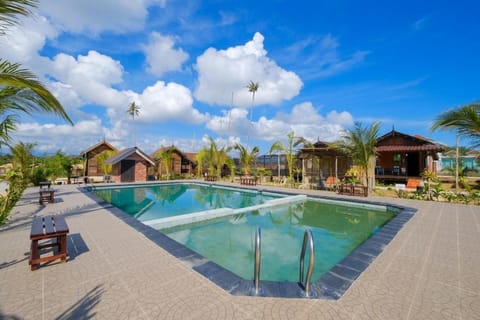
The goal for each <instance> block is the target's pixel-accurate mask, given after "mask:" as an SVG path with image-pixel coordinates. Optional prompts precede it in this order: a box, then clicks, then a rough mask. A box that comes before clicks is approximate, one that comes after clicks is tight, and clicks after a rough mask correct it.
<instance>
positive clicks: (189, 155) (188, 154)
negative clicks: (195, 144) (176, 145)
mask: <svg viewBox="0 0 480 320" xmlns="http://www.w3.org/2000/svg"><path fill="white" fill-rule="evenodd" d="M183 154H184V155H185V157H187V159H188V160H190V162H196V161H197V159H195V158H196V156H197V153H195V152H184V153H183Z"/></svg>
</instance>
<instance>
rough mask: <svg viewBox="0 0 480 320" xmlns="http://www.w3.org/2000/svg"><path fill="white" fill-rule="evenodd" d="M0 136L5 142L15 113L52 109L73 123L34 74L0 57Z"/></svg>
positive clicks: (13, 124)
mask: <svg viewBox="0 0 480 320" xmlns="http://www.w3.org/2000/svg"><path fill="white" fill-rule="evenodd" d="M0 86H1V87H2V88H1V90H0V116H1V117H2V121H1V122H0V138H1V139H2V140H3V142H4V143H6V142H7V141H8V140H9V137H10V132H11V131H14V130H15V129H16V123H17V121H18V116H17V113H19V112H20V113H25V114H31V113H32V112H47V113H54V114H56V115H58V116H60V117H61V118H63V119H65V120H66V121H68V122H69V123H70V124H73V122H72V120H71V119H70V118H69V116H68V115H67V113H66V112H65V110H64V109H63V107H62V105H61V104H60V102H59V101H58V100H57V98H55V97H54V96H53V95H52V94H51V93H50V92H49V91H48V90H47V89H46V88H45V87H44V86H43V85H42V84H41V83H40V81H38V79H37V78H36V76H35V75H33V74H32V73H31V72H30V71H28V70H26V69H22V68H21V67H20V65H19V64H15V63H10V62H8V61H5V60H2V59H0Z"/></svg>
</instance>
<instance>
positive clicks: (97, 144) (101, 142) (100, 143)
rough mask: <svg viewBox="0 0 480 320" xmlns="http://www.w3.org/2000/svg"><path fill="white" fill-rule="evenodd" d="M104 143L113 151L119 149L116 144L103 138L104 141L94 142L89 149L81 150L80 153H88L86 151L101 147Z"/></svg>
mask: <svg viewBox="0 0 480 320" xmlns="http://www.w3.org/2000/svg"><path fill="white" fill-rule="evenodd" d="M103 144H104V145H106V146H107V147H108V148H110V149H111V150H112V151H116V150H117V148H115V147H114V146H112V145H111V144H110V143H108V142H107V141H105V140H103V141H100V142H98V143H96V144H94V145H93V146H91V147H88V148H87V149H85V150H83V151H81V152H80V155H84V154H86V153H89V152H90V151H92V150H95V149H97V148H98V147H100V146H101V145H103Z"/></svg>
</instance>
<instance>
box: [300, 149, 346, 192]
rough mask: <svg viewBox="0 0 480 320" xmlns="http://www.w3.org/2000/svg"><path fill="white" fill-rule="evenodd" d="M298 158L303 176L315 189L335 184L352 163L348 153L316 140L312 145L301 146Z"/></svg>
mask: <svg viewBox="0 0 480 320" xmlns="http://www.w3.org/2000/svg"><path fill="white" fill-rule="evenodd" d="M298 158H299V159H300V161H301V164H300V165H301V168H302V172H303V174H304V176H305V177H306V178H308V180H309V183H310V184H312V185H313V186H315V187H316V188H317V189H325V188H326V187H332V186H333V185H336V184H337V183H338V181H339V180H340V179H343V178H344V176H345V173H346V172H347V170H348V169H349V168H350V166H351V165H352V160H351V158H350V157H349V156H348V155H346V154H345V153H343V152H342V151H341V150H340V149H338V148H334V147H331V146H330V145H329V144H328V143H326V142H323V141H317V142H316V143H314V144H313V146H312V147H309V148H302V149H301V150H300V151H299V153H298Z"/></svg>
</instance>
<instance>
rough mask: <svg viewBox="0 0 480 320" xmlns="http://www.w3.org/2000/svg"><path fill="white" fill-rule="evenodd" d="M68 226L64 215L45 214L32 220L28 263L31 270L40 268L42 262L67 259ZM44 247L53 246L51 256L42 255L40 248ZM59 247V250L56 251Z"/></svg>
mask: <svg viewBox="0 0 480 320" xmlns="http://www.w3.org/2000/svg"><path fill="white" fill-rule="evenodd" d="M68 232H69V230H68V226H67V223H66V222H65V218H63V217H62V216H45V217H36V218H34V219H33V221H32V229H31V231H30V240H31V242H32V243H31V246H30V258H29V260H28V263H29V264H30V266H31V270H36V269H38V267H39V265H40V263H43V262H48V261H53V260H56V259H61V260H62V262H65V261H66V260H67V234H68ZM41 240H50V242H42V243H39V241H41ZM44 248H52V250H53V252H52V255H51V256H46V257H40V250H41V249H44ZM55 248H57V252H55Z"/></svg>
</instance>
